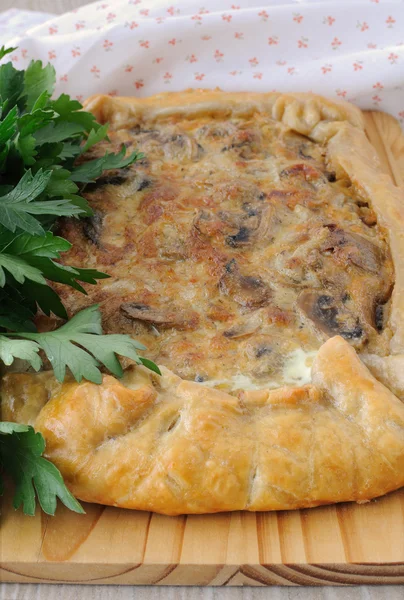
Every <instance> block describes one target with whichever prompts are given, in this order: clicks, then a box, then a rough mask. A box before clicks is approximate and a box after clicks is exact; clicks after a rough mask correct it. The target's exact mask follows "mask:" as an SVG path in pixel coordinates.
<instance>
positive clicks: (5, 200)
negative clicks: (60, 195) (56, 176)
mask: <svg viewBox="0 0 404 600" xmlns="http://www.w3.org/2000/svg"><path fill="white" fill-rule="evenodd" d="M51 175H52V171H42V169H40V170H39V171H38V172H37V173H36V174H35V175H34V176H32V173H31V171H30V170H29V171H27V172H26V173H25V175H23V177H22V178H21V179H20V181H19V182H18V183H17V185H16V186H15V188H14V189H12V190H11V191H10V192H8V194H6V195H5V196H1V197H0V223H1V224H2V225H4V227H6V228H7V229H10V231H13V232H14V231H15V230H16V229H17V228H18V227H19V228H20V229H23V230H24V231H28V232H29V233H31V234H41V233H44V230H43V228H42V226H41V224H40V223H39V221H38V220H37V219H35V218H34V217H33V216H31V215H57V216H62V215H63V216H69V217H71V216H73V215H79V214H81V213H82V210H81V209H80V208H79V207H78V206H75V205H74V204H72V203H71V202H70V201H69V200H52V201H45V202H33V200H35V199H36V198H37V197H38V196H40V195H41V194H42V192H43V191H44V190H45V188H46V186H47V185H48V182H49V180H50V178H51Z"/></svg>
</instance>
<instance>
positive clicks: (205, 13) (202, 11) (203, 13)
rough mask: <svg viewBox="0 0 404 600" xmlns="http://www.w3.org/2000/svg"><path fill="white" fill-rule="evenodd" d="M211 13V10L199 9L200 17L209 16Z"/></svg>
mask: <svg viewBox="0 0 404 600" xmlns="http://www.w3.org/2000/svg"><path fill="white" fill-rule="evenodd" d="M209 13H210V11H209V10H207V9H206V8H200V9H199V14H200V15H208V14H209Z"/></svg>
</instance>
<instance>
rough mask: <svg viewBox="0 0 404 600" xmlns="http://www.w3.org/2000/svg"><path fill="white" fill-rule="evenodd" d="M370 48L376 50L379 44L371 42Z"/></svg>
mask: <svg viewBox="0 0 404 600" xmlns="http://www.w3.org/2000/svg"><path fill="white" fill-rule="evenodd" d="M368 48H369V49H370V50H374V49H375V48H377V44H373V43H372V42H370V43H369V44H368Z"/></svg>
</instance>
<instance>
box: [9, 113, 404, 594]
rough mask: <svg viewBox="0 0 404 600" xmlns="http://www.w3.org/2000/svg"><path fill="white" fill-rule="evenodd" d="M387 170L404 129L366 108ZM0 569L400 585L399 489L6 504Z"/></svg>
mask: <svg viewBox="0 0 404 600" xmlns="http://www.w3.org/2000/svg"><path fill="white" fill-rule="evenodd" d="M365 117H366V130H367V133H368V136H369V139H370V141H371V142H372V144H373V145H374V147H375V148H376V150H377V152H378V154H379V156H380V159H381V161H382V165H383V168H384V170H385V171H386V172H387V173H389V174H390V175H391V176H392V178H393V180H394V181H395V183H396V185H403V183H404V182H403V173H404V136H403V135H402V133H401V129H400V127H399V125H398V123H397V122H396V121H395V120H394V119H393V118H392V117H390V116H389V115H386V114H384V113H376V112H370V113H366V115H365ZM4 504H5V508H4V512H3V514H2V529H1V549H0V552H1V562H2V569H1V571H0V575H1V578H2V580H3V581H9V582H38V583H39V582H43V583H49V582H66V583H67V582H72V583H81V584H95V583H99V584H114V583H120V584H122V583H123V584H135V585H146V584H148V585H150V584H152V585H198V586H206V585H209V586H241V585H248V586H340V585H352V584H356V585H358V584H379V585H382V584H404V490H401V491H398V492H395V493H392V494H389V495H388V496H386V497H384V498H381V499H379V500H376V501H373V502H370V503H368V504H364V505H357V504H340V505H333V506H326V507H320V508H315V509H307V510H301V511H284V512H278V513H274V512H272V513H255V514H254V513H243V512H235V513H222V514H217V515H199V516H197V515H190V516H180V517H166V516H162V515H157V514H150V513H145V512H136V511H128V510H119V509H115V508H111V507H102V506H98V505H91V504H87V505H85V510H86V515H84V516H78V515H76V514H74V513H71V512H69V511H68V510H67V509H65V508H64V507H62V506H61V507H59V508H58V511H57V514H56V516H55V517H48V516H46V515H44V514H42V515H41V514H40V513H39V512H38V514H37V516H36V517H35V518H31V517H25V516H23V515H22V514H21V512H14V511H13V510H12V509H10V508H7V506H10V502H7V500H6V501H5V503H4Z"/></svg>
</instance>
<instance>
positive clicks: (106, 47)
mask: <svg viewBox="0 0 404 600" xmlns="http://www.w3.org/2000/svg"><path fill="white" fill-rule="evenodd" d="M113 45H114V43H113V42H110V41H109V40H104V43H103V45H102V47H103V48H104V50H107V51H109V50H111V48H112V46H113Z"/></svg>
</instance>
